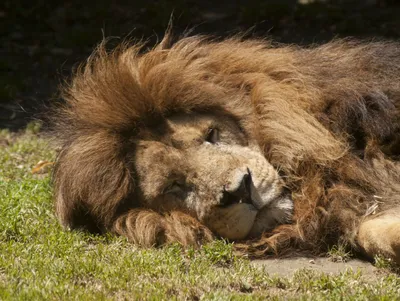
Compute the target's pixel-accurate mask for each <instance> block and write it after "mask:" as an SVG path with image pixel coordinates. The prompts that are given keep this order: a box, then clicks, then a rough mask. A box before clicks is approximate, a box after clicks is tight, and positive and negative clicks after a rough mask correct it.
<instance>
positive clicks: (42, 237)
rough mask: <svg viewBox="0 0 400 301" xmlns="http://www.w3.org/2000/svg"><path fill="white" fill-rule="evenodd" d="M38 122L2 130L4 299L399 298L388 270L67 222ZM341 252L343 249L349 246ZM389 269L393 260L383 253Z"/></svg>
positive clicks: (0, 276) (0, 264) (399, 286)
mask: <svg viewBox="0 0 400 301" xmlns="http://www.w3.org/2000/svg"><path fill="white" fill-rule="evenodd" d="M37 132H38V126H37V125H36V124H33V125H32V124H31V125H30V126H29V127H28V129H26V130H25V131H23V132H21V133H17V134H12V133H9V132H7V131H4V130H3V131H0V300H139V299H140V300H144V299H150V300H174V299H177V300H184V299H189V300H199V299H202V300H266V299H271V300H274V299H275V300H277V299H295V300H340V299H344V298H345V299H346V300H395V299H398V298H399V296H400V278H399V277H398V276H396V275H395V274H393V273H390V272H389V271H387V270H386V269H384V270H383V272H382V273H379V274H378V275H376V277H375V276H374V279H368V278H365V277H364V276H363V275H362V273H361V272H350V271H347V272H343V273H341V274H338V275H336V276H332V275H327V274H320V273H317V272H315V271H312V270H305V269H304V270H299V271H297V272H296V273H295V274H294V276H293V277H288V278H285V277H275V276H271V275H269V274H268V267H266V268H259V267H256V266H254V265H252V264H251V262H250V261H248V260H247V259H245V258H238V257H235V256H234V255H233V248H232V245H231V244H229V243H227V242H224V241H216V242H214V243H212V244H209V245H206V246H203V247H202V248H200V249H197V250H195V249H189V250H183V249H181V248H180V247H179V246H178V245H173V246H169V247H165V248H161V249H140V248H137V247H135V246H133V245H132V244H130V243H128V242H127V241H126V240H125V239H123V238H121V237H113V236H111V235H110V236H95V235H89V234H85V233H81V232H67V231H64V230H63V229H62V228H61V227H60V226H59V225H58V223H57V220H56V218H55V216H54V212H53V204H52V196H51V183H50V177H49V175H48V174H32V173H31V169H32V167H33V166H35V165H36V163H37V162H39V161H40V160H46V161H51V160H53V159H54V152H53V151H52V149H51V147H50V146H49V144H48V143H47V142H46V140H45V139H43V138H41V137H40V136H39V135H38V134H37ZM332 254H335V255H337V256H339V255H340V256H344V255H343V254H341V251H340V250H339V251H338V250H334V251H332ZM380 264H381V265H382V268H387V266H386V265H385V263H384V261H380Z"/></svg>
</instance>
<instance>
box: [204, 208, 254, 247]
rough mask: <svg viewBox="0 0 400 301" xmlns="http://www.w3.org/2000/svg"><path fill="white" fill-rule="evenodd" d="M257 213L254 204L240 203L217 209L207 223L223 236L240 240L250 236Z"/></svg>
mask: <svg viewBox="0 0 400 301" xmlns="http://www.w3.org/2000/svg"><path fill="white" fill-rule="evenodd" d="M257 213H258V211H257V209H256V208H255V207H254V206H253V205H250V204H245V203H240V204H235V205H231V206H229V207H226V208H219V209H217V210H216V212H214V214H213V215H212V216H210V218H209V219H208V221H206V222H205V223H206V225H207V227H209V228H210V229H211V230H212V231H213V232H214V233H215V234H217V235H218V236H220V237H222V238H227V239H230V240H240V239H244V238H246V237H247V236H248V234H249V232H250V230H251V228H252V226H253V224H254V221H255V219H256V216H257Z"/></svg>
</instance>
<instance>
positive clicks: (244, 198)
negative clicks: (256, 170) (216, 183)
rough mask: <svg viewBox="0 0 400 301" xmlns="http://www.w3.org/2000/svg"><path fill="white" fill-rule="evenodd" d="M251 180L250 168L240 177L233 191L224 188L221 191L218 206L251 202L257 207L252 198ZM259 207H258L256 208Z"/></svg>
mask: <svg viewBox="0 0 400 301" xmlns="http://www.w3.org/2000/svg"><path fill="white" fill-rule="evenodd" d="M254 189H256V188H255V187H254V184H253V180H252V177H251V173H250V170H248V173H247V174H245V175H244V176H243V178H242V181H241V183H240V185H239V186H238V187H237V189H235V190H234V191H227V190H226V189H225V188H224V190H223V192H222V197H221V199H220V204H219V206H220V207H229V206H231V205H235V204H242V203H245V204H251V205H253V206H254V207H256V208H257V206H256V204H257V202H256V200H253V198H252V195H254ZM257 209H259V208H257Z"/></svg>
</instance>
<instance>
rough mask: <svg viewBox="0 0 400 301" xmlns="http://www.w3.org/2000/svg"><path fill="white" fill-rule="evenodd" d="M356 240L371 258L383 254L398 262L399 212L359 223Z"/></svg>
mask: <svg viewBox="0 0 400 301" xmlns="http://www.w3.org/2000/svg"><path fill="white" fill-rule="evenodd" d="M357 241H358V244H359V245H360V247H361V248H362V249H363V250H364V251H365V253H366V254H367V255H368V256H369V257H371V258H373V257H374V256H375V255H383V256H386V257H389V258H392V259H393V260H394V261H395V262H396V263H397V264H400V214H384V215H379V216H377V217H374V218H369V219H368V220H365V221H364V222H362V223H361V225H360V227H359V231H358V235H357Z"/></svg>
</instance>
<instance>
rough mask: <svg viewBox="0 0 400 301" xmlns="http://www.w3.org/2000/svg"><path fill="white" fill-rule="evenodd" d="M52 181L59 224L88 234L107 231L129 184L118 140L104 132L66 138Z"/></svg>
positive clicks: (127, 192) (129, 179)
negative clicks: (67, 139) (85, 231)
mask: <svg viewBox="0 0 400 301" xmlns="http://www.w3.org/2000/svg"><path fill="white" fill-rule="evenodd" d="M53 181H54V187H55V197H56V212H57V216H58V218H59V220H60V222H61V224H62V225H63V226H64V227H67V228H71V229H74V228H84V229H86V230H89V231H102V230H106V229H109V227H110V225H111V223H112V222H113V219H114V218H115V215H116V213H117V211H118V210H119V208H120V206H121V204H122V203H123V202H124V201H125V200H126V199H127V197H128V195H129V194H130V192H131V188H132V184H133V181H132V179H131V175H130V171H129V168H128V167H127V166H126V162H125V156H124V150H123V145H122V143H121V141H120V139H119V137H118V136H117V135H115V134H112V133H108V132H106V131H99V132H95V133H93V132H91V133H82V132H80V133H79V135H77V136H76V137H70V139H69V141H68V142H67V143H64V146H63V147H62V149H61V151H60V153H59V155H58V159H57V164H56V167H55V170H54V173H53Z"/></svg>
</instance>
